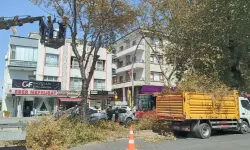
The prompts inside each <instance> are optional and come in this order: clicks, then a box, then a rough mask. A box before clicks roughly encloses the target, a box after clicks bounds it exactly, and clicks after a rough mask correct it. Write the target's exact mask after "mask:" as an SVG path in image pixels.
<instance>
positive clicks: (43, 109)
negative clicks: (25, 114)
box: [40, 102, 47, 111]
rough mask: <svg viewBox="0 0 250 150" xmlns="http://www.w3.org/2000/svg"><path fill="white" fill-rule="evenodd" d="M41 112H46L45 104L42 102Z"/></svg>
mask: <svg viewBox="0 0 250 150" xmlns="http://www.w3.org/2000/svg"><path fill="white" fill-rule="evenodd" d="M40 110H41V111H47V107H46V105H45V103H44V102H43V104H42V106H41V108H40Z"/></svg>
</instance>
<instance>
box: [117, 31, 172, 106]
mask: <svg viewBox="0 0 250 150" xmlns="http://www.w3.org/2000/svg"><path fill="white" fill-rule="evenodd" d="M141 38H142V34H141V33H140V30H134V31H133V32H131V33H129V34H127V35H125V36H124V37H122V38H120V39H118V40H117V41H116V42H115V44H114V47H115V55H114V56H113V70H115V73H116V74H115V75H113V80H112V82H113V86H112V88H113V89H114V90H115V91H116V93H117V95H118V97H119V100H120V101H122V102H123V103H125V104H126V103H127V102H128V101H129V99H130V97H131V96H130V95H131V91H132V86H134V100H136V99H137V98H138V96H139V95H144V94H146V95H151V94H153V93H155V92H162V89H163V86H164V84H165V82H166V81H165V80H164V77H163V74H162V70H161V68H160V65H161V66H162V69H164V70H165V69H166V66H164V60H163V52H162V51H161V49H160V48H159V47H160V44H162V41H160V40H155V39H153V38H148V37H146V38H143V39H142V40H141ZM146 40H147V41H148V42H150V43H149V44H150V45H152V48H154V50H152V48H151V47H150V46H149V45H148V43H147V42H146ZM132 69H133V70H132ZM132 72H133V73H132ZM132 76H133V81H132ZM173 84H174V82H173ZM134 102H135V103H136V101H134Z"/></svg>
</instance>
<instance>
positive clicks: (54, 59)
mask: <svg viewBox="0 0 250 150" xmlns="http://www.w3.org/2000/svg"><path fill="white" fill-rule="evenodd" d="M45 65H46V66H48V67H58V55H56V54H48V53H47V54H46V61H45Z"/></svg>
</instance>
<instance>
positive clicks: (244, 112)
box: [239, 97, 250, 132]
mask: <svg viewBox="0 0 250 150" xmlns="http://www.w3.org/2000/svg"><path fill="white" fill-rule="evenodd" d="M239 111H240V118H241V120H242V121H245V122H246V123H247V125H248V127H246V124H245V125H242V126H243V127H242V128H244V129H245V130H246V128H247V130H248V128H249V125H250V124H249V123H250V102H249V100H248V98H246V97H239ZM245 132H247V131H245Z"/></svg>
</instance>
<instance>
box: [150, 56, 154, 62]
mask: <svg viewBox="0 0 250 150" xmlns="http://www.w3.org/2000/svg"><path fill="white" fill-rule="evenodd" d="M150 63H154V55H151V56H150Z"/></svg>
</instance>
